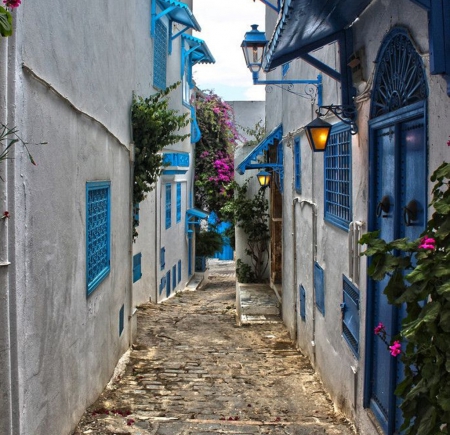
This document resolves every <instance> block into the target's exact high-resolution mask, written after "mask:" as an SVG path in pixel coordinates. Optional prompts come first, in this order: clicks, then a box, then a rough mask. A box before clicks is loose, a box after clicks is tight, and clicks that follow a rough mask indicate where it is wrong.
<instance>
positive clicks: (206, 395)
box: [74, 264, 354, 435]
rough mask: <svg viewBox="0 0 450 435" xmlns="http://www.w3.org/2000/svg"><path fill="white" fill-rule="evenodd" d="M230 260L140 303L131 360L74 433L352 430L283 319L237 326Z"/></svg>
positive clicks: (299, 434)
mask: <svg viewBox="0 0 450 435" xmlns="http://www.w3.org/2000/svg"><path fill="white" fill-rule="evenodd" d="M232 267H233V265H232V264H231V266H230V267H229V268H226V267H225V268H224V267H222V268H221V267H216V268H213V269H212V270H210V273H209V276H208V277H207V278H206V279H205V281H204V282H203V283H202V285H201V286H200V288H199V289H198V290H196V291H186V292H184V293H179V294H178V295H177V296H175V297H173V298H172V299H170V300H168V301H166V302H164V303H162V304H159V305H155V304H151V303H149V304H146V305H144V306H141V307H140V309H139V317H138V339H137V341H136V343H135V345H134V346H133V348H132V349H131V351H130V353H129V363H128V364H127V365H126V368H125V370H124V372H123V373H122V374H121V375H119V376H117V377H116V379H114V380H113V382H111V383H110V385H109V387H108V388H107V389H105V391H104V392H103V394H102V395H101V396H100V397H99V399H98V400H97V402H96V403H94V404H93V405H92V406H91V407H90V408H89V409H88V410H87V412H86V413H85V414H84V416H83V418H82V419H81V421H80V423H79V425H78V427H77V429H76V430H75V432H74V434H76V435H80V434H142V435H144V434H151V435H191V434H192V435H207V434H240V435H256V434H258V435H262V434H267V435H268V434H273V435H275V434H280V435H282V434H289V435H303V434H305V435H306V434H308V435H312V434H342V435H351V434H353V433H354V432H353V431H352V428H351V426H350V425H349V424H348V422H347V421H346V420H344V419H342V418H341V417H340V416H338V415H337V414H335V412H334V411H333V407H332V404H331V402H330V400H329V399H328V398H327V395H326V394H325V392H324V390H323V388H322V385H321V383H320V381H319V379H318V377H317V376H316V375H315V373H314V371H313V370H312V367H311V366H310V364H309V361H308V360H307V359H306V358H305V357H304V356H303V355H302V354H301V353H299V352H298V351H297V350H296V349H295V347H294V345H293V344H292V342H291V340H290V339H289V336H288V334H287V332H286V330H285V328H284V326H283V324H282V323H281V322H278V323H265V324H259V325H258V324H255V325H251V326H243V327H238V326H237V325H236V319H235V314H236V309H235V277H234V274H233V272H232V271H233V269H232Z"/></svg>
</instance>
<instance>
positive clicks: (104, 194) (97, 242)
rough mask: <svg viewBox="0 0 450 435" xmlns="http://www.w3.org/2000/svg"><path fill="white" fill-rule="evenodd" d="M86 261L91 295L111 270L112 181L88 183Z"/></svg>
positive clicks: (88, 287) (88, 292) (88, 286)
mask: <svg viewBox="0 0 450 435" xmlns="http://www.w3.org/2000/svg"><path fill="white" fill-rule="evenodd" d="M86 263H87V265H86V275H87V294H88V295H89V294H90V293H92V292H93V291H94V289H95V288H96V287H97V286H98V285H99V284H100V282H101V281H102V280H103V279H104V278H105V277H106V275H108V273H109V270H110V182H93V183H87V185H86Z"/></svg>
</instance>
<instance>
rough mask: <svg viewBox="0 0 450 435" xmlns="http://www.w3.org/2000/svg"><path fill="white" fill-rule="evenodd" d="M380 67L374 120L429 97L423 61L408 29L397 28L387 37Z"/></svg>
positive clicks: (376, 85) (381, 54) (381, 52)
mask: <svg viewBox="0 0 450 435" xmlns="http://www.w3.org/2000/svg"><path fill="white" fill-rule="evenodd" d="M377 64H378V69H377V72H376V75H375V81H374V90H373V99H372V109H371V116H372V118H374V117H377V116H381V115H383V114H385V113H390V112H394V111H395V110H397V109H400V108H402V107H405V106H409V105H410V104H413V103H416V102H418V101H422V100H425V99H426V98H427V96H428V87H427V83H426V78H425V77H426V75H425V69H424V66H423V62H422V59H421V57H420V55H419V54H418V53H417V51H416V49H415V48H414V46H413V44H412V42H411V39H410V38H409V36H408V34H407V32H406V31H405V30H403V29H394V30H393V31H392V32H391V33H390V34H389V35H388V36H387V37H386V39H385V42H384V43H383V47H382V48H381V50H380V54H379V55H378V59H377Z"/></svg>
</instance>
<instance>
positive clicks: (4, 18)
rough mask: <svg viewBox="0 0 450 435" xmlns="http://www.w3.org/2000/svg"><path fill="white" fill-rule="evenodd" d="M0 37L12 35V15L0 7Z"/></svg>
mask: <svg viewBox="0 0 450 435" xmlns="http://www.w3.org/2000/svg"><path fill="white" fill-rule="evenodd" d="M0 35H2V36H3V37H6V36H11V35H12V15H11V13H10V12H9V11H8V10H6V9H5V8H4V7H3V6H0Z"/></svg>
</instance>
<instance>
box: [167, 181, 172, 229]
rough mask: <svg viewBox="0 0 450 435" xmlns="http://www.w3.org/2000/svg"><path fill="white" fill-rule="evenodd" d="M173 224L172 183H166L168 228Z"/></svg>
mask: <svg viewBox="0 0 450 435" xmlns="http://www.w3.org/2000/svg"><path fill="white" fill-rule="evenodd" d="M171 226H172V185H171V184H170V183H169V184H166V230H167V229H169V228H170V227H171Z"/></svg>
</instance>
